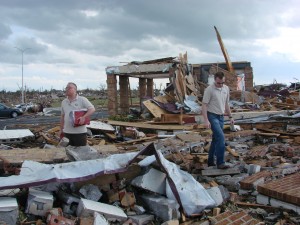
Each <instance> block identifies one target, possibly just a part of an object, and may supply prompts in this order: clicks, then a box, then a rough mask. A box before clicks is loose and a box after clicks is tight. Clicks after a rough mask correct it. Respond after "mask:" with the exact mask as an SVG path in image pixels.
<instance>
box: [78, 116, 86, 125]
mask: <svg viewBox="0 0 300 225" xmlns="http://www.w3.org/2000/svg"><path fill="white" fill-rule="evenodd" d="M84 121H85V118H84V117H80V118H78V123H79V124H80V125H83V124H84Z"/></svg>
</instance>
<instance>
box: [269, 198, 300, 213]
mask: <svg viewBox="0 0 300 225" xmlns="http://www.w3.org/2000/svg"><path fill="white" fill-rule="evenodd" d="M270 205H271V206H273V207H278V208H280V207H283V208H284V209H290V210H293V211H295V212H296V213H298V214H299V215H300V207H299V206H297V205H294V204H290V203H287V202H283V201H280V200H277V199H275V198H270Z"/></svg>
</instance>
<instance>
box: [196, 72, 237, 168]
mask: <svg viewBox="0 0 300 225" xmlns="http://www.w3.org/2000/svg"><path fill="white" fill-rule="evenodd" d="M224 82H225V76H224V73H223V72H217V73H216V74H215V76H214V83H213V84H211V85H210V86H208V87H207V88H206V89H205V91H204V95H203V100H202V115H203V117H204V123H205V127H206V128H211V129H212V132H213V135H212V142H211V145H210V149H209V153H208V166H215V165H217V168H218V169H227V168H229V166H228V165H226V164H225V161H224V155H225V137H224V132H223V126H224V114H227V115H228V116H229V118H230V122H231V123H232V124H233V123H234V120H233V118H232V116H231V111H230V107H229V88H228V86H226V85H225V84H224ZM215 158H216V162H215Z"/></svg>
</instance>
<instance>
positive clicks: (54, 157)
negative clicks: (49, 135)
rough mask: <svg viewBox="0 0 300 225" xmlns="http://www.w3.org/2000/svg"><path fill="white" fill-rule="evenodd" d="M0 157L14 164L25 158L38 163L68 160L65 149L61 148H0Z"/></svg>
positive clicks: (20, 162) (21, 161)
mask: <svg viewBox="0 0 300 225" xmlns="http://www.w3.org/2000/svg"><path fill="white" fill-rule="evenodd" d="M0 157H1V158H4V159H5V160H6V161H7V162H9V163H11V164H14V165H18V164H20V165H21V164H22V163H23V162H24V161H25V160H32V161H36V162H40V163H53V162H63V161H67V160H68V157H67V155H66V151H65V150H64V149H62V148H51V149H40V148H30V149H10V150H9V151H8V150H0Z"/></svg>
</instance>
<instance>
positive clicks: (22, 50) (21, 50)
mask: <svg viewBox="0 0 300 225" xmlns="http://www.w3.org/2000/svg"><path fill="white" fill-rule="evenodd" d="M15 48H16V49H18V50H19V51H20V52H21V53H22V90H21V91H22V103H24V102H25V101H24V78H23V55H24V52H25V51H26V50H29V49H30V48H24V49H21V48H18V47H15Z"/></svg>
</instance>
